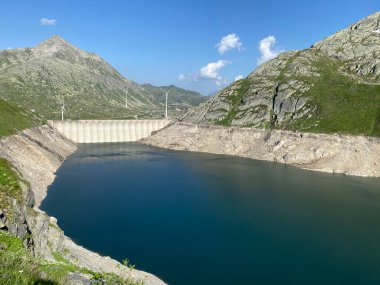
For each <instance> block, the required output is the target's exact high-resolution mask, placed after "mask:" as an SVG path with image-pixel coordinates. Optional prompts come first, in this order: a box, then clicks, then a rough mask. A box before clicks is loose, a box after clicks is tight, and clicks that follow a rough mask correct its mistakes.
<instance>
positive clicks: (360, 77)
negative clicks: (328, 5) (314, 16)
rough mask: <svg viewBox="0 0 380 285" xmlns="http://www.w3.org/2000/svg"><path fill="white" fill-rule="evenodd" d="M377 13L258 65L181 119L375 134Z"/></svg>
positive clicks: (378, 121) (378, 130) (379, 127)
mask: <svg viewBox="0 0 380 285" xmlns="http://www.w3.org/2000/svg"><path fill="white" fill-rule="evenodd" d="M379 22H380V13H376V14H373V15H371V16H369V17H367V18H365V19H363V20H361V21H359V22H357V23H355V24H353V25H351V26H350V27H348V28H346V29H344V30H342V31H340V32H338V33H336V34H335V35H333V36H331V37H328V38H326V39H325V40H323V41H321V42H318V43H316V44H315V45H313V46H312V47H311V48H309V49H305V50H302V51H289V52H285V53H282V54H280V55H279V56H278V57H276V58H275V59H273V60H271V61H269V62H267V63H265V64H263V65H261V66H260V67H258V68H257V69H256V70H255V71H254V72H252V73H251V74H250V75H249V76H248V77H247V78H246V79H243V80H239V81H237V82H235V83H234V84H232V85H231V86H229V87H227V88H225V89H224V90H222V91H221V92H220V93H218V94H217V95H216V96H215V97H214V98H212V99H210V100H209V101H208V102H206V103H204V104H202V105H201V106H199V107H197V108H194V109H193V110H191V111H190V112H189V113H188V114H187V115H186V116H185V117H184V118H183V120H184V121H187V122H192V123H206V124H218V125H227V126H228V125H231V126H246V127H257V128H266V129H273V128H274V129H289V130H299V131H308V132H324V133H331V132H341V133H348V134H363V135H373V136H380V86H379V85H380V65H379V63H380V33H378V32H375V31H377V30H378V29H379V28H380V24H379Z"/></svg>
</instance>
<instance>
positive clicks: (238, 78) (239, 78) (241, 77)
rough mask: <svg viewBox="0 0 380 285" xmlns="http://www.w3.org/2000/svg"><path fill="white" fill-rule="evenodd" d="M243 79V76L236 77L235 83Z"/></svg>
mask: <svg viewBox="0 0 380 285" xmlns="http://www.w3.org/2000/svg"><path fill="white" fill-rule="evenodd" d="M243 78H244V76H243V75H238V76H235V81H238V80H241V79H243Z"/></svg>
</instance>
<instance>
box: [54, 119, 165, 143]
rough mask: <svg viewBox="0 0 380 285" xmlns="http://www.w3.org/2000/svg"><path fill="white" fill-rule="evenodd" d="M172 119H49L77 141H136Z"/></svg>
mask: <svg viewBox="0 0 380 285" xmlns="http://www.w3.org/2000/svg"><path fill="white" fill-rule="evenodd" d="M170 122H171V121H170V120H78V121H63V122H62V121H49V123H50V124H51V125H52V126H53V127H55V128H56V129H57V130H58V131H59V132H60V133H61V134H63V135H64V136H66V137H67V138H69V139H71V140H72V141H74V142H76V143H106V142H134V141H138V140H140V139H142V138H146V137H149V136H150V135H151V134H152V132H154V131H158V130H160V129H162V128H164V127H166V126H167V125H168V124H169V123H170Z"/></svg>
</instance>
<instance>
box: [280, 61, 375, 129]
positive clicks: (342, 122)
mask: <svg viewBox="0 0 380 285" xmlns="http://www.w3.org/2000/svg"><path fill="white" fill-rule="evenodd" d="M342 65H343V64H342V63H339V62H336V61H333V60H331V59H329V58H326V57H323V56H321V57H320V59H319V60H318V61H317V62H316V63H314V66H315V67H317V68H318V70H319V72H320V73H321V76H320V77H314V78H310V77H309V78H306V77H305V78H299V79H301V80H302V81H305V82H308V83H309V84H312V85H313V87H312V88H311V89H310V90H309V91H307V92H306V93H304V94H302V96H306V97H308V98H309V100H310V102H309V104H311V105H313V106H315V107H316V110H315V112H314V114H313V116H312V117H311V118H302V119H298V120H293V121H292V122H291V123H290V124H288V125H286V126H285V128H287V129H291V130H300V131H308V132H317V133H344V134H353V135H368V136H380V85H375V84H363V83H359V82H358V81H357V80H354V79H352V78H351V77H349V76H347V75H343V74H342V72H339V68H341V67H342Z"/></svg>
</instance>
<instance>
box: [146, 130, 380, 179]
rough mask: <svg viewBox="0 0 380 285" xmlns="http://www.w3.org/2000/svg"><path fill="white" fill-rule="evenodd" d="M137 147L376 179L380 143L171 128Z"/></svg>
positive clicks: (275, 132)
mask: <svg viewBox="0 0 380 285" xmlns="http://www.w3.org/2000/svg"><path fill="white" fill-rule="evenodd" d="M140 142H141V143H143V144H147V145H151V146H157V147H162V148H168V149H174V150H184V151H191V152H206V153H214V154H227V155H234V156H240V157H246V158H252V159H257V160H266V161H273V162H278V163H284V164H289V165H293V166H296V167H299V168H302V169H306V170H313V171H320V172H327V173H342V174H346V175H353V176H362V177H380V163H379V161H380V139H379V138H375V137H362V136H348V135H338V134H314V133H299V132H291V131H283V130H262V129H254V128H239V127H220V126H209V125H196V124H190V123H174V124H172V125H169V126H168V127H166V128H164V129H162V130H160V131H158V132H156V133H154V134H153V135H152V136H150V137H148V138H146V139H142V140H141V141H140Z"/></svg>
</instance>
